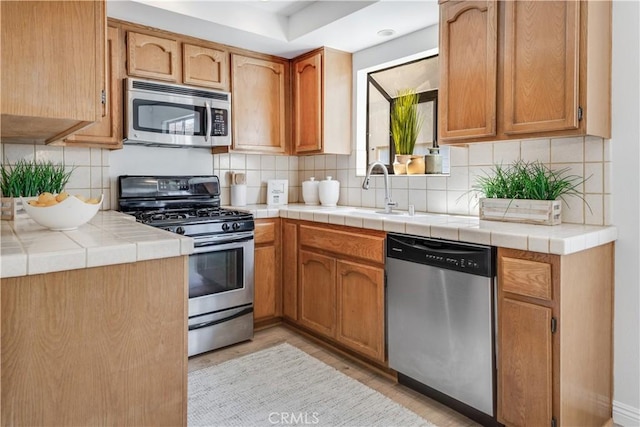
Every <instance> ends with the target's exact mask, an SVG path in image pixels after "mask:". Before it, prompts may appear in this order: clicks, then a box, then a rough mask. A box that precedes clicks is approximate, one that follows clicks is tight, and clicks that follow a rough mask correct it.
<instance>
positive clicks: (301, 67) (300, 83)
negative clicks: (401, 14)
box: [293, 53, 322, 153]
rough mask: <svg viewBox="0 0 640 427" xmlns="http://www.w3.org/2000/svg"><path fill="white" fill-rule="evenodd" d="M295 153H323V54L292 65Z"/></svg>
mask: <svg viewBox="0 0 640 427" xmlns="http://www.w3.org/2000/svg"><path fill="white" fill-rule="evenodd" d="M293 108H294V114H295V118H294V144H295V151H296V153H308V152H314V151H321V150H322V53H318V54H316V55H314V56H311V57H309V58H306V59H302V60H299V61H296V62H294V64H293Z"/></svg>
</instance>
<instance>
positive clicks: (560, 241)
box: [232, 204, 618, 255]
mask: <svg viewBox="0 0 640 427" xmlns="http://www.w3.org/2000/svg"><path fill="white" fill-rule="evenodd" d="M232 208H234V209H237V210H244V211H248V212H251V213H253V214H254V216H255V218H274V217H281V218H291V219H301V220H306V221H315V222H323V223H328V224H339V225H348V226H352V227H359V228H369V229H374V230H384V231H390V232H396V233H406V234H413V235H417V236H424V237H435V238H440V239H447V240H457V241H462V242H470V243H478V244H485V245H493V246H500V247H503V248H513V249H522V250H529V251H533V252H542V253H551V254H557V255H567V254H571V253H574V252H579V251H582V250H585V249H589V248H592V247H595V246H600V245H604V244H605V243H609V242H613V241H614V240H616V238H617V236H618V230H617V229H616V227H614V226H595V225H581V224H560V225H553V226H547V225H529V224H516V223H510V222H498V221H484V220H483V221H480V219H479V218H478V217H477V216H461V215H460V216H459V215H445V214H431V213H424V212H416V213H415V215H414V216H409V215H408V214H407V212H406V211H401V210H397V212H400V214H395V215H386V214H380V213H376V211H379V209H370V208H353V207H348V206H336V207H326V206H308V205H303V204H290V205H283V206H267V205H251V206H246V207H235V206H234V207H232Z"/></svg>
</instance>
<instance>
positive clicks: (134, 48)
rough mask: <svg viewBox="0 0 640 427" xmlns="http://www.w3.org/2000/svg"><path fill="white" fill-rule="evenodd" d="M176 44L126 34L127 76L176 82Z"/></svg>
mask: <svg viewBox="0 0 640 427" xmlns="http://www.w3.org/2000/svg"><path fill="white" fill-rule="evenodd" d="M178 54H179V53H178V42H177V41H176V40H171V39H166V38H163V37H157V36H152V35H150V34H141V33H136V32H134V31H129V32H127V74H128V75H130V76H135V77H143V78H148V79H156V80H166V81H169V82H178V78H179V76H180V74H179V72H178Z"/></svg>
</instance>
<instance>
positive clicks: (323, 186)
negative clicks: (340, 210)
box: [318, 176, 340, 206]
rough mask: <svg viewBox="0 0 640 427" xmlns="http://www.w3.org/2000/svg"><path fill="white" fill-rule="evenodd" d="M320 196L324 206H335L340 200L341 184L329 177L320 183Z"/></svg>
mask: <svg viewBox="0 0 640 427" xmlns="http://www.w3.org/2000/svg"><path fill="white" fill-rule="evenodd" d="M318 194H319V196H320V203H322V205H323V206H335V205H336V204H337V203H338V199H339V198H340V182H338V181H335V180H334V179H332V177H330V176H328V177H327V179H323V180H322V181H320V186H319V191H318Z"/></svg>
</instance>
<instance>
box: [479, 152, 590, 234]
mask: <svg viewBox="0 0 640 427" xmlns="http://www.w3.org/2000/svg"><path fill="white" fill-rule="evenodd" d="M568 172H569V168H562V169H558V170H552V169H550V168H549V167H548V166H546V165H545V164H543V163H541V162H538V161H536V162H525V161H522V160H518V161H516V162H514V163H512V164H511V165H508V166H502V165H495V166H494V168H493V170H492V172H491V173H490V174H487V175H486V176H480V177H478V178H477V181H476V184H475V185H474V186H473V187H472V191H474V192H476V193H479V194H480V195H481V196H482V197H481V198H480V219H486V220H494V221H508V222H521V223H529V224H544V225H557V224H560V223H561V222H562V200H564V201H565V202H566V197H569V196H572V197H578V198H580V199H582V200H583V201H584V198H583V196H582V193H581V192H580V191H579V186H580V185H581V184H583V183H584V181H585V180H586V179H585V178H583V177H581V176H578V175H569V174H568Z"/></svg>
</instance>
